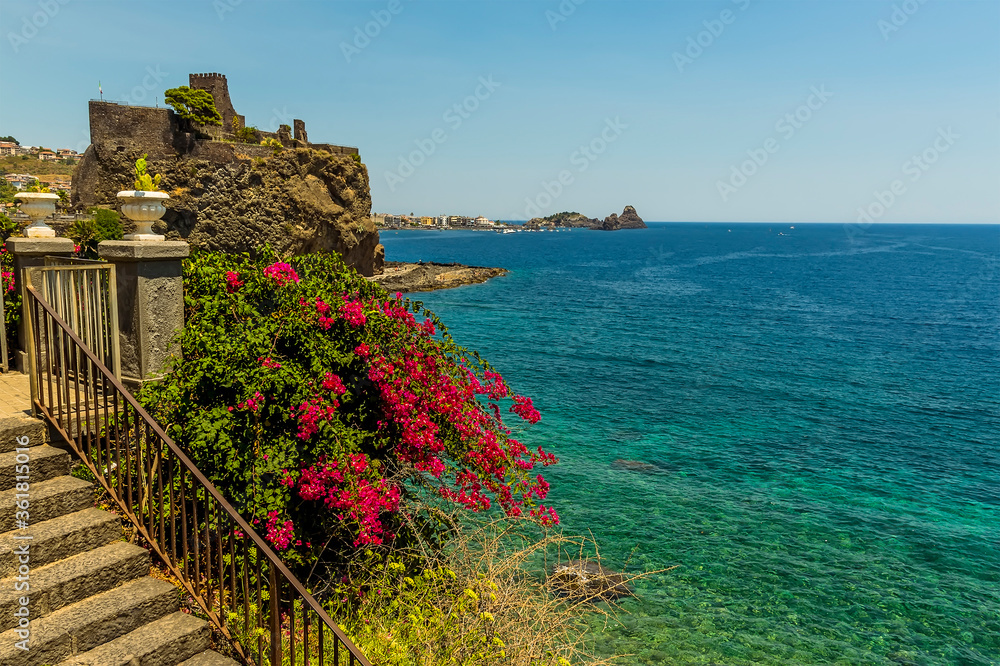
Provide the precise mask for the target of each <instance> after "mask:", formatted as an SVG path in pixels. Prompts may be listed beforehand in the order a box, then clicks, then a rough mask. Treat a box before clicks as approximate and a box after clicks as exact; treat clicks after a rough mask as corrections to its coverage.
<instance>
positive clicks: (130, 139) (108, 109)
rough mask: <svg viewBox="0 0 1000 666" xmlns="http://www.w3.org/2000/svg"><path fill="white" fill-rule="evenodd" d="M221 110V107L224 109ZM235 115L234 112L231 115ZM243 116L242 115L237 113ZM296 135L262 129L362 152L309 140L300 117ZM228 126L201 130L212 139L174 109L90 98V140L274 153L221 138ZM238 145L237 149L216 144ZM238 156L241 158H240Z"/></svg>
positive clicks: (151, 148)
mask: <svg viewBox="0 0 1000 666" xmlns="http://www.w3.org/2000/svg"><path fill="white" fill-rule="evenodd" d="M220 111H221V109H220ZM231 117H232V116H231ZM237 117H239V118H242V116H237ZM295 129H296V136H295V138H294V139H293V138H292V137H291V135H289V134H287V133H284V132H260V135H261V138H275V139H278V140H279V141H281V143H282V145H284V146H285V147H286V148H305V147H309V148H313V149H315V150H325V151H326V152H328V153H330V154H332V155H359V153H358V149H357V148H355V147H354V146H338V145H334V144H329V143H308V142H307V141H306V140H305V139H304V138H303V137H305V136H306V131H305V123H304V122H302V121H301V120H298V121H296V128H295ZM227 130H228V127H226V126H222V127H215V126H209V127H203V128H199V131H201V132H204V133H207V134H209V135H210V136H211V137H212V138H211V139H197V138H196V134H195V132H194V131H193V128H191V127H189V126H188V123H187V122H185V121H183V120H182V119H181V118H180V117H179V116H178V115H177V114H176V113H174V112H173V110H172V109H160V108H153V107H148V106H129V105H126V104H119V103H117V102H103V101H97V100H91V102H90V141H91V143H93V144H101V145H107V146H113V147H122V148H135V149H136V150H139V151H142V152H146V153H148V154H149V156H150V157H166V156H168V155H183V154H189V153H190V154H197V155H205V156H206V157H205V159H210V158H208V157H207V156H208V155H220V156H221V155H228V156H229V157H228V159H234V158H233V155H234V154H246V155H250V156H253V157H256V156H264V157H266V156H267V155H270V154H271V148H268V147H267V146H259V145H254V144H247V143H233V142H231V141H229V142H225V141H221V139H223V138H224V137H225V136H227V135H228V136H230V137H231V134H229V133H228V131H227ZM212 144H221V145H222V146H236V149H235V151H232V150H230V151H226V150H225V149H223V148H220V147H215V146H212ZM237 159H238V158H237Z"/></svg>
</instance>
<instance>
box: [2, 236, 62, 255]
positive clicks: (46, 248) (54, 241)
mask: <svg viewBox="0 0 1000 666" xmlns="http://www.w3.org/2000/svg"><path fill="white" fill-rule="evenodd" d="M73 248H74V245H73V241H72V240H70V239H69V238H24V237H17V236H11V237H10V238H8V239H7V251H8V252H10V253H11V254H22V255H34V256H41V255H46V254H73Z"/></svg>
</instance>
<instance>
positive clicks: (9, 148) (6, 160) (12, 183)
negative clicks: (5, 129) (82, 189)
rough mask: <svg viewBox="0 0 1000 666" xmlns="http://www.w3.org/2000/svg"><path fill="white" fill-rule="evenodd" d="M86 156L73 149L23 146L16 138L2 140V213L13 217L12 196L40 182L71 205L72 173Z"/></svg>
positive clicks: (0, 188) (0, 144)
mask: <svg viewBox="0 0 1000 666" xmlns="http://www.w3.org/2000/svg"><path fill="white" fill-rule="evenodd" d="M82 157H83V156H82V155H81V154H80V153H78V152H77V151H75V150H73V149H71V148H59V149H55V150H53V149H50V148H46V147H44V146H22V145H21V144H20V143H19V142H18V141H17V140H16V139H14V137H12V136H4V137H0V175H2V176H3V180H2V181H0V213H7V214H12V213H13V211H12V210H8V209H11V208H13V207H14V203H13V195H14V194H15V193H17V192H23V191H25V190H27V189H28V188H29V187H31V185H32V184H34V183H35V182H37V183H38V184H39V185H41V186H43V187H46V188H48V189H49V191H50V192H52V193H54V194H60V193H62V194H60V197H61V199H62V200H63V201H64V202H65V203H68V202H69V200H70V195H71V193H72V186H73V169H74V168H75V167H76V165H77V164H78V163H79V161H80V159H81V158H82Z"/></svg>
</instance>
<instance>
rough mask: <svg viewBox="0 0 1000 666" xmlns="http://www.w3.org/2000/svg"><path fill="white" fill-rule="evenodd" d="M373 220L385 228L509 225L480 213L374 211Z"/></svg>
mask: <svg viewBox="0 0 1000 666" xmlns="http://www.w3.org/2000/svg"><path fill="white" fill-rule="evenodd" d="M371 218H372V222H374V223H375V226H376V227H379V228H384V229H405V228H408V227H434V228H438V229H459V228H461V229H481V230H489V231H493V230H496V229H503V228H506V227H508V226H519V225H508V224H506V223H504V222H500V221H498V220H491V219H489V218H487V217H484V216H482V215H480V216H479V217H466V216H464V215H435V216H433V217H430V216H427V215H414V214H413V213H410V214H409V215H393V214H391V213H372V215H371Z"/></svg>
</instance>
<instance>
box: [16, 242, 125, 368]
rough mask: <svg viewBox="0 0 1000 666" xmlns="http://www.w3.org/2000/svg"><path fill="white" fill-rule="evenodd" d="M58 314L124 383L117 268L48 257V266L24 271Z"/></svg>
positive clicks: (29, 284) (70, 258)
mask: <svg viewBox="0 0 1000 666" xmlns="http://www.w3.org/2000/svg"><path fill="white" fill-rule="evenodd" d="M24 275H25V284H26V285H28V286H31V287H35V288H37V289H38V291H39V292H40V293H41V294H42V296H43V297H44V298H45V300H46V302H47V303H49V305H51V306H52V309H53V310H55V312H56V314H58V315H59V317H60V318H61V319H62V320H63V321H64V322H66V323H67V324H69V327H70V329H71V330H72V331H73V332H74V333H76V335H77V336H78V337H79V338H80V339H81V340H83V343H84V344H85V345H87V347H88V348H89V349H90V350H91V351H93V352H94V354H95V355H96V356H97V358H99V359H100V360H101V362H102V363H104V365H106V366H107V367H109V368H111V370H112V371H113V372H114V375H115V378H116V379H119V380H120V379H121V376H122V369H121V350H120V347H119V344H120V343H119V336H118V286H117V283H116V277H115V265H114V264H112V263H109V262H106V261H94V260H90V259H76V258H72V257H45V265H44V266H39V267H33V268H29V269H28V270H26V271H25V274H24Z"/></svg>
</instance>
